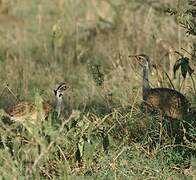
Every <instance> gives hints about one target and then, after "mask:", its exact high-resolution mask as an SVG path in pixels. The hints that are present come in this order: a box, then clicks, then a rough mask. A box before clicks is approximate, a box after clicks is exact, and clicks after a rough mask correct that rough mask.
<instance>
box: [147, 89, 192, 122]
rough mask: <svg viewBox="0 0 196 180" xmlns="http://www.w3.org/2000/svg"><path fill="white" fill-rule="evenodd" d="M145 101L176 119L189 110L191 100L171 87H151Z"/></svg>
mask: <svg viewBox="0 0 196 180" xmlns="http://www.w3.org/2000/svg"><path fill="white" fill-rule="evenodd" d="M145 102H146V103H147V104H148V105H150V106H151V107H153V108H156V109H159V110H161V111H162V112H163V113H164V114H166V115H167V116H169V117H172V118H175V119H180V118H182V117H183V115H185V114H186V113H187V112H188V111H189V102H188V100H187V99H186V97H185V96H184V95H182V94H181V93H180V92H178V91H176V90H172V89H169V88H153V89H149V91H148V92H147V93H146V94H145Z"/></svg>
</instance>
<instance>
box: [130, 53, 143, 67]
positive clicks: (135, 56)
mask: <svg viewBox="0 0 196 180" xmlns="http://www.w3.org/2000/svg"><path fill="white" fill-rule="evenodd" d="M128 57H130V58H135V59H136V60H137V62H138V63H139V65H141V66H142V61H141V59H140V58H139V55H129V56H128Z"/></svg>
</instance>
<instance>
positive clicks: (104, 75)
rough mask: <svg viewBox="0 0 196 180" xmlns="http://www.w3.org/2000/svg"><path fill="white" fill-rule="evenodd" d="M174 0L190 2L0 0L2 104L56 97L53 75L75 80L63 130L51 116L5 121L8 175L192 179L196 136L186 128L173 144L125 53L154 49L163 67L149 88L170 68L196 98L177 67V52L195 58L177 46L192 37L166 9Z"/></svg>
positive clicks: (0, 157) (3, 160)
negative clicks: (146, 107) (145, 104)
mask: <svg viewBox="0 0 196 180" xmlns="http://www.w3.org/2000/svg"><path fill="white" fill-rule="evenodd" d="M0 2H1V1H0ZM168 5H169V6H170V5H171V6H176V7H178V8H179V9H183V8H185V7H186V6H185V1H183V0H181V1H177V0H172V1H171V0H170V1H164V3H163V2H162V1H160V2H159V1H157V2H155V3H152V4H151V3H150V1H149V2H143V1H137V2H135V1H127V0H123V1H120V0H115V1H109V0H103V1H96V0H92V1H85V2H81V0H75V1H72V0H59V1H51V0H43V1H41V2H40V1H36V0H35V1H26V0H15V2H12V1H11V0H7V1H2V2H1V3H0V23H1V26H0V82H1V83H0V91H1V96H0V98H1V99H0V108H1V109H6V108H8V107H9V106H12V105H13V104H15V103H16V102H19V101H22V100H28V101H32V102H37V101H40V100H51V101H52V100H53V92H52V89H53V87H54V86H55V84H56V83H58V82H60V81H68V82H69V83H70V85H71V90H69V91H68V92H67V93H66V95H65V97H64V100H63V101H64V103H63V104H64V109H63V112H62V125H61V127H59V129H55V128H54V127H53V126H52V123H51V121H52V118H51V117H49V118H48V120H47V121H44V122H41V121H38V123H36V124H32V123H29V122H28V121H27V122H24V123H13V124H9V125H8V124H5V123H3V122H2V121H1V123H0V135H1V149H0V172H1V177H2V178H4V179H23V178H24V179H26V178H27V179H42V178H47V179H53V178H54V179H55V178H62V179H79V178H80V179H81V178H82V179H189V178H190V179H195V178H196V157H195V149H196V146H195V142H192V141H190V140H189V139H188V138H187V136H184V140H185V143H176V142H175V138H176V137H170V136H168V133H167V128H166V124H163V128H162V129H160V117H159V115H151V114H146V113H145V112H143V111H142V110H141V109H140V103H141V101H142V98H141V97H142V96H141V82H142V75H141V73H142V72H141V68H140V67H139V66H137V64H135V62H134V61H132V60H131V59H129V58H128V56H129V55H130V54H135V53H146V54H148V55H149V56H150V57H151V59H153V62H154V63H155V64H156V65H157V67H159V68H158V69H157V70H153V71H152V74H151V75H150V82H151V85H152V87H157V86H159V87H170V86H171V83H170V81H169V79H168V78H167V76H166V74H165V73H164V72H167V74H168V75H169V77H170V79H171V81H172V83H173V84H174V86H175V88H176V89H177V90H180V91H181V92H182V93H183V94H185V95H186V97H187V98H188V99H189V101H190V102H191V105H192V107H193V109H194V108H195V107H196V96H195V92H194V86H193V85H192V80H191V78H190V77H189V76H188V77H187V78H186V80H185V81H184V82H183V78H182V76H181V74H180V73H177V78H176V79H173V73H172V68H173V65H174V63H175V62H176V60H177V59H179V56H178V54H176V53H175V51H179V52H181V53H183V54H184V55H185V56H187V57H189V58H190V59H191V57H190V54H189V53H187V52H185V51H183V50H182V49H181V48H184V49H186V50H187V51H188V52H192V51H193V50H194V49H192V48H191V47H193V45H194V42H195V37H194V36H188V37H187V36H186V35H185V31H184V29H183V28H181V27H180V26H179V24H177V21H176V19H175V18H174V17H171V16H169V15H166V14H165V13H164V12H163V11H162V7H166V6H168ZM193 53H194V52H193ZM191 63H192V66H193V67H194V65H195V61H194V59H193V60H192V61H191ZM194 79H195V74H194V73H193V80H194ZM182 82H183V84H182ZM193 119H194V117H193ZM190 127H191V128H190V129H189V131H188V132H187V134H188V135H189V136H192V137H193V138H195V127H194V126H193V125H190ZM186 138H187V139H186Z"/></svg>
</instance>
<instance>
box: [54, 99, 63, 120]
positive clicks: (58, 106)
mask: <svg viewBox="0 0 196 180" xmlns="http://www.w3.org/2000/svg"><path fill="white" fill-rule="evenodd" d="M61 105H62V98H61V97H60V98H59V97H56V96H55V102H54V110H55V111H56V113H57V116H58V117H59V116H60V114H61Z"/></svg>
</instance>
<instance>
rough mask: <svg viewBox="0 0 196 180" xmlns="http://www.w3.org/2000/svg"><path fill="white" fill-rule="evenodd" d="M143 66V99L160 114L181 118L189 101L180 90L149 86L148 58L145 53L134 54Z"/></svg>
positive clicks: (187, 108) (186, 109)
mask: <svg viewBox="0 0 196 180" xmlns="http://www.w3.org/2000/svg"><path fill="white" fill-rule="evenodd" d="M129 57H135V58H136V60H137V61H138V63H139V64H140V65H141V66H142V67H143V89H142V91H143V92H142V93H143V100H144V102H145V103H146V104H147V105H149V106H150V107H152V108H154V109H158V110H159V111H160V112H161V113H162V114H165V115H166V116H168V117H170V118H172V119H181V118H182V117H183V116H184V115H186V114H187V113H188V111H189V102H188V100H187V99H186V97H185V96H184V95H183V94H181V93H180V92H178V91H176V90H173V89H170V88H151V87H150V84H149V79H148V73H149V67H150V58H149V57H148V56H147V55H144V54H141V55H134V56H129Z"/></svg>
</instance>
